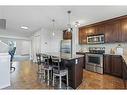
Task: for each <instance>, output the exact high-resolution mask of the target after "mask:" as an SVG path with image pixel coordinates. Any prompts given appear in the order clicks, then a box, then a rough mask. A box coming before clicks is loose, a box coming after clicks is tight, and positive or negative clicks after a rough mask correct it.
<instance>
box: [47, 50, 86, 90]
mask: <svg viewBox="0 0 127 95" xmlns="http://www.w3.org/2000/svg"><path fill="white" fill-rule="evenodd" d="M45 54H47V55H49V56H56V57H59V58H60V59H61V62H62V64H64V66H65V67H67V68H68V75H69V86H71V87H72V88H73V89H76V88H77V87H78V86H79V85H80V84H81V83H82V80H83V61H84V58H83V57H84V56H83V55H77V54H67V53H60V52H55V53H54V52H47V53H45Z"/></svg>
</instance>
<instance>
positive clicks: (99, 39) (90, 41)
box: [87, 34, 104, 44]
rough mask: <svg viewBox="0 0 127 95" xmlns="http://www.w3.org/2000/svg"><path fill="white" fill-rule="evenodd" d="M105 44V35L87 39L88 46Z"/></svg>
mask: <svg viewBox="0 0 127 95" xmlns="http://www.w3.org/2000/svg"><path fill="white" fill-rule="evenodd" d="M102 43H104V35H103V34H102V35H95V36H88V37H87V44H102Z"/></svg>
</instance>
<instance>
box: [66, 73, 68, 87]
mask: <svg viewBox="0 0 127 95" xmlns="http://www.w3.org/2000/svg"><path fill="white" fill-rule="evenodd" d="M66 77H67V87H68V73H67V76H66Z"/></svg>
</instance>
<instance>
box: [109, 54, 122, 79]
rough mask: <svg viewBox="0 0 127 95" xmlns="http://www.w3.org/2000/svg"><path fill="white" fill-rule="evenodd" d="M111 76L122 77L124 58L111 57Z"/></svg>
mask: <svg viewBox="0 0 127 95" xmlns="http://www.w3.org/2000/svg"><path fill="white" fill-rule="evenodd" d="M111 74H112V75H115V76H118V77H122V58H121V56H119V55H114V56H111Z"/></svg>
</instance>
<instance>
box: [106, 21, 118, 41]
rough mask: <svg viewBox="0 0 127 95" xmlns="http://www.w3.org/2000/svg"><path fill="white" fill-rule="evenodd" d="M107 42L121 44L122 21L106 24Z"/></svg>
mask: <svg viewBox="0 0 127 95" xmlns="http://www.w3.org/2000/svg"><path fill="white" fill-rule="evenodd" d="M104 34H105V42H106V43H115V42H119V37H120V35H119V34H120V21H111V22H108V23H106V24H105V33H104Z"/></svg>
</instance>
